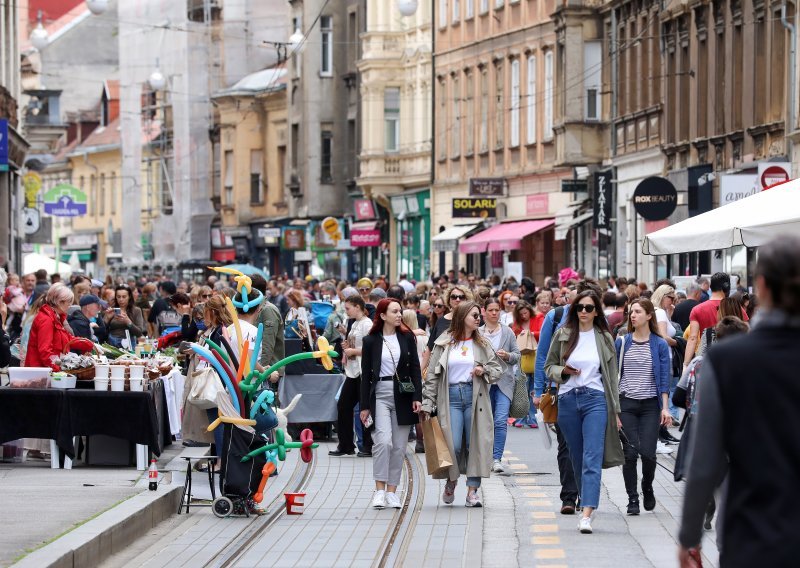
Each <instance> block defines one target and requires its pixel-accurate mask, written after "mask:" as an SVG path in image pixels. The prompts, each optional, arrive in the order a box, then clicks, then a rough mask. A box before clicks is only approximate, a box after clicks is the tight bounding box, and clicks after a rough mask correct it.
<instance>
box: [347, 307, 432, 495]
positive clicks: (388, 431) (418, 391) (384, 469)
mask: <svg viewBox="0 0 800 568" xmlns="http://www.w3.org/2000/svg"><path fill="white" fill-rule="evenodd" d="M402 317H403V308H402V306H400V302H398V301H397V300H395V299H394V298H384V299H383V300H381V301H380V302H378V305H377V306H376V308H375V321H374V323H373V325H372V329H370V332H369V334H368V335H367V336H366V337H365V338H364V341H363V345H362V348H361V422H362V423H363V424H364V426H365V427H367V428H369V427H370V426H371V425H373V424H374V427H375V430H374V432H373V433H372V470H373V477H374V478H375V495H374V497H373V498H372V506H373V507H375V508H376V509H383V508H384V507H392V508H395V509H400V508H401V507H402V504H401V503H400V499H399V498H398V497H397V495H396V493H395V492H396V491H397V486H398V485H399V484H400V474H401V472H402V468H403V455H404V454H405V449H406V445H407V444H408V434H409V431H410V429H411V426H412V425H414V424H416V423H417V422H418V421H419V418H418V417H417V413H418V412H419V409H420V402H421V400H422V375H421V373H420V365H419V357H418V356H417V342H416V339H415V338H414V334H413V333H411V331H410V330H409V329H408V328H407V327H406V326H405V325H404V324H403V321H402Z"/></svg>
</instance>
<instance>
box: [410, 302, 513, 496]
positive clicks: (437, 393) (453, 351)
mask: <svg viewBox="0 0 800 568" xmlns="http://www.w3.org/2000/svg"><path fill="white" fill-rule="evenodd" d="M480 318H481V310H480V307H479V306H478V304H476V303H475V302H472V301H467V302H460V303H459V305H458V307H457V308H456V309H455V311H454V312H453V319H452V324H451V326H450V330H449V331H446V332H444V333H443V334H442V335H441V336H440V337H439V338H438V339H437V340H436V343H435V345H434V348H433V353H432V354H431V360H430V370H429V372H428V378H427V380H426V381H425V385H424V387H423V395H422V400H423V402H422V412H421V413H420V419H421V420H426V419H427V418H428V416H429V415H430V413H431V412H433V409H434V408H436V409H438V416H439V422H440V423H441V426H442V431H443V433H444V437H445V440H446V442H447V447H448V448H449V449H450V453H451V455H452V456H454V457H455V456H458V455H459V454H458V453H457V452H456V449H458V450H459V452H460V450H461V448H462V442H464V446H463V447H464V454H463V455H461V458H460V459H457V461H456V463H455V464H454V465H453V466H451V467H449V468H448V469H447V470H444V471H443V472H441V473H437V474H434V475H433V478H434V479H447V483H445V485H444V494H443V495H442V501H443V502H444V503H445V504H448V505H449V504H450V503H452V502H453V501H454V500H455V489H456V485H457V484H458V477H459V475H460V474H462V473H463V474H466V476H467V500H466V506H467V507H481V506H482V504H481V500H480V498H479V497H478V493H477V491H478V488H479V487H480V486H481V478H483V477H489V475H490V466H489V464H490V463H491V459H490V456H491V455H492V446H493V444H494V421H493V419H492V408H491V402H490V397H489V385H490V384H493V383H496V382H497V381H498V380H499V379H500V376H501V369H500V363H499V361H498V359H497V356H496V355H495V354H494V351H493V350H492V347H491V344H490V343H489V340H487V339H485V338H484V337H483V336H482V335H481V334H480V332H479V331H478V326H479V325H480Z"/></svg>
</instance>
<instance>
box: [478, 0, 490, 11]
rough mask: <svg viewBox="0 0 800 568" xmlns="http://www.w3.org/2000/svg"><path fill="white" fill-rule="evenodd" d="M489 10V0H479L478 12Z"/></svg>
mask: <svg viewBox="0 0 800 568" xmlns="http://www.w3.org/2000/svg"><path fill="white" fill-rule="evenodd" d="M488 11H489V0H481V7H480V14H486V13H487V12H488Z"/></svg>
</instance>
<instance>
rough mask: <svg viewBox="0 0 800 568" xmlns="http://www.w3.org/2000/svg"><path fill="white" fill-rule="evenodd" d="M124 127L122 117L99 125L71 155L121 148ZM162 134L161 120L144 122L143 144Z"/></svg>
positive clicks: (74, 148) (72, 150) (73, 148)
mask: <svg viewBox="0 0 800 568" xmlns="http://www.w3.org/2000/svg"><path fill="white" fill-rule="evenodd" d="M121 130H122V127H121V125H120V119H119V118H116V119H114V120H113V121H111V123H110V124H108V125H107V126H98V127H97V128H95V129H94V130H93V131H92V133H91V134H89V136H88V137H87V138H86V140H84V141H83V142H82V143H81V144H80V145H79V146H77V147H74V146H73V147H72V149H71V151H70V152H68V154H69V155H78V154H83V153H85V152H88V153H93V152H104V151H108V150H113V149H115V148H119V147H120V146H121V142H122V132H121ZM159 134H161V122H160V121H157V120H155V121H153V122H151V123H149V124H142V145H145V144H149V143H150V142H152V141H153V140H155V139H156V138H157V137H158V135H159Z"/></svg>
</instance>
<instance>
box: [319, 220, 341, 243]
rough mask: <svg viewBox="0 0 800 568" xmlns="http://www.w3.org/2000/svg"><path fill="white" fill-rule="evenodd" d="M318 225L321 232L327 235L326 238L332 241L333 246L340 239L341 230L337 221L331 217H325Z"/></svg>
mask: <svg viewBox="0 0 800 568" xmlns="http://www.w3.org/2000/svg"><path fill="white" fill-rule="evenodd" d="M320 227H322V230H323V232H324V233H325V235H327V237H328V240H329V241H330V242H331V243H333V246H334V248H335V247H336V246H337V245H338V244H339V241H341V240H342V230H341V228H340V227H339V221H337V220H336V219H334V218H333V217H325V218H324V219H323V220H322V223H320Z"/></svg>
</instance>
